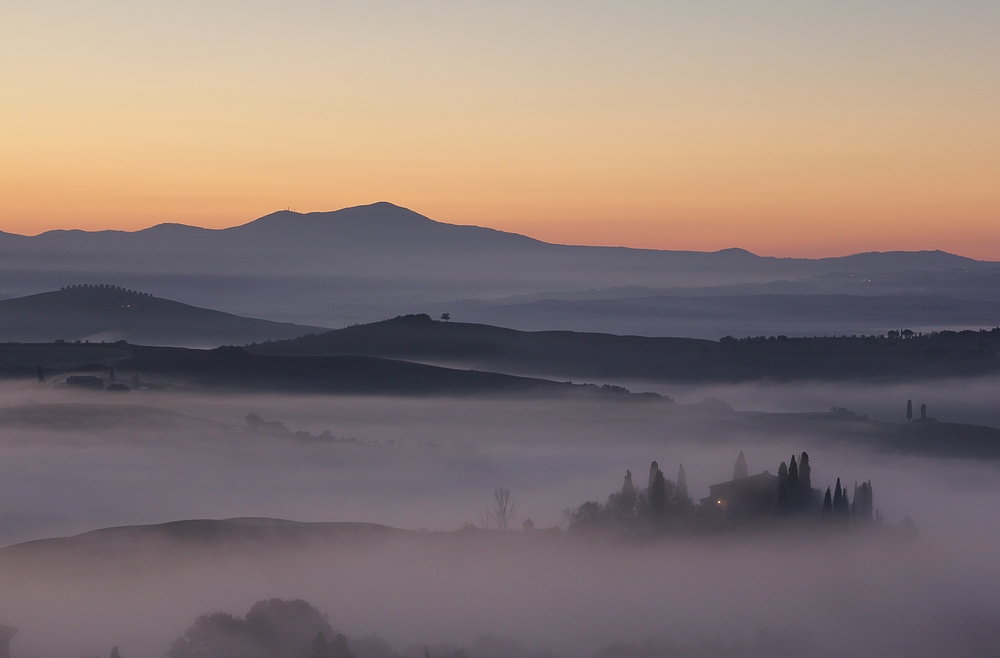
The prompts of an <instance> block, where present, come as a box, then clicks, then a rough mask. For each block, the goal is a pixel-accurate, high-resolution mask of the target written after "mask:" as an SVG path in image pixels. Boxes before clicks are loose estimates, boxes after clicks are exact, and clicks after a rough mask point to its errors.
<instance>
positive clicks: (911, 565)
mask: <svg viewBox="0 0 1000 658" xmlns="http://www.w3.org/2000/svg"><path fill="white" fill-rule="evenodd" d="M805 388H806V387H803V386H797V387H796V389H795V391H794V393H795V394H798V395H805V394H806V393H809V395H811V396H813V397H810V398H808V399H810V400H812V399H822V400H823V401H824V402H825V404H826V405H827V406H828V405H830V404H837V403H838V402H841V401H842V400H844V399H845V398H846V397H848V396H851V395H857V396H861V397H863V399H864V400H865V402H866V404H867V405H869V406H867V407H865V408H863V411H864V412H865V413H866V414H872V416H873V419H868V420H866V419H865V418H864V415H860V414H851V413H849V412H845V411H833V412H819V413H816V412H813V413H804V412H803V411H802V410H801V409H799V408H797V407H796V408H794V409H789V411H794V413H762V412H738V411H733V409H732V408H731V407H729V406H728V405H726V404H724V403H722V402H721V401H718V400H715V401H711V400H709V401H706V402H703V403H699V404H682V403H673V404H671V403H666V402H663V403H657V404H634V403H630V402H624V401H621V400H620V399H619V398H617V397H615V396H611V397H602V398H574V397H568V398H553V397H540V398H535V397H518V398H470V397H460V398H450V397H442V396H435V397H419V398H411V397H360V396H335V395H330V396H283V395H265V394H255V395H248V394H239V395H226V394H222V393H216V394H213V395H204V394H190V393H181V392H176V391H175V392H166V391H156V390H148V391H142V390H139V391H135V392H131V393H128V394H126V395H124V396H115V395H114V394H112V393H109V392H107V391H87V390H74V389H70V388H58V387H52V386H39V385H37V384H35V383H33V382H32V383H30V384H26V383H22V384H19V385H17V386H8V387H7V388H5V389H3V391H2V393H3V399H4V401H5V406H4V407H3V408H2V410H0V427H2V431H0V505H2V508H0V531H2V532H3V533H4V534H3V536H4V537H5V540H4V543H8V544H9V543H13V542H20V545H18V546H11V547H9V548H6V549H3V550H0V623H3V624H9V625H11V626H15V627H17V628H18V629H19V632H18V634H17V635H16V636H15V639H14V642H13V644H12V651H13V654H12V655H13V656H14V658H21V657H28V656H38V657H39V658H41V657H43V656H44V657H53V658H57V657H60V656H65V657H66V658H80V656H84V655H92V656H107V655H109V651H110V649H111V647H113V646H116V645H117V646H119V648H120V651H121V655H122V656H123V658H131V657H133V656H150V657H154V656H155V657H157V658H159V657H162V656H165V655H166V654H167V652H168V651H169V650H170V648H171V646H173V645H174V643H175V642H176V641H177V640H178V638H180V637H182V636H183V635H185V633H186V632H187V631H188V630H189V629H191V628H192V626H193V625H195V622H196V619H198V618H199V617H200V616H201V615H202V614H207V613H215V612H222V613H225V614H226V615H231V616H232V617H233V619H237V618H241V619H243V620H244V623H245V622H246V620H247V616H248V614H249V612H250V611H251V610H252V608H253V606H254V604H255V603H257V602H259V601H270V600H271V599H273V598H275V597H277V598H279V599H281V600H284V601H294V600H296V599H302V600H304V601H308V602H309V603H310V604H311V605H313V606H315V608H316V609H317V610H319V611H320V612H321V613H323V614H326V615H328V619H327V623H329V625H330V628H331V630H332V631H335V632H336V633H343V634H344V635H345V636H346V638H345V642H346V643H347V645H348V648H349V649H350V650H351V651H352V652H355V654H356V655H357V656H358V658H377V657H378V656H379V655H382V656H392V655H395V653H399V654H402V655H405V656H411V655H416V656H417V657H418V658H419V656H423V655H424V653H423V648H424V647H427V648H428V650H429V651H430V653H431V655H432V656H442V657H444V656H446V657H448V658H451V657H452V656H454V655H455V650H457V649H458V648H464V649H465V651H466V655H467V656H470V657H475V658H479V657H482V658H487V657H492V656H514V657H517V656H520V655H529V654H531V653H533V652H538V651H551V652H553V653H555V654H556V655H558V656H561V657H565V658H570V657H574V656H579V657H581V658H583V657H587V658H589V657H592V656H599V657H600V658H612V657H614V656H622V657H626V658H631V657H633V656H699V657H700V656H764V655H774V656H783V655H787V656H801V655H804V656H821V657H824V658H825V657H826V656H844V655H879V656H923V655H927V656H931V655H934V656H937V655H961V656H966V655H973V656H974V655H995V654H990V653H989V652H990V651H994V649H995V647H996V638H997V635H996V620H997V619H1000V611H998V607H1000V606H998V604H997V601H996V597H995V592H996V591H997V590H998V589H1000V568H998V566H997V564H996V559H995V554H996V545H997V541H998V537H997V530H996V529H997V528H998V527H1000V517H998V514H1000V487H998V485H997V483H998V481H1000V478H997V462H996V461H995V460H994V459H992V458H989V457H987V458H968V457H967V456H966V457H962V456H960V455H954V454H953V455H951V456H949V457H947V458H941V457H938V456H934V455H936V454H940V453H933V452H929V451H917V452H909V453H904V454H900V453H901V452H903V451H898V450H888V449H885V446H883V445H882V444H880V442H879V441H875V440H872V439H873V437H878V436H880V435H881V433H882V432H883V430H886V429H888V430H891V431H892V432H895V433H898V434H897V436H898V438H899V441H900V442H902V441H903V440H905V439H907V437H909V438H910V439H911V443H917V444H919V442H914V441H912V438H913V437H916V436H919V435H921V433H923V432H925V431H927V432H931V434H928V435H927V436H930V437H932V439H933V440H932V441H931V442H930V443H931V445H935V446H940V445H943V446H945V447H947V446H950V445H953V444H954V440H953V439H952V437H951V435H950V434H949V428H952V429H954V425H956V424H952V423H948V422H938V423H930V422H925V423H906V422H905V418H904V416H903V414H904V410H905V402H906V399H907V397H912V398H913V399H914V400H915V402H916V403H917V404H916V408H917V409H919V405H920V403H921V402H923V401H925V400H926V401H927V402H929V408H930V410H931V411H930V413H931V414H932V415H937V416H939V417H940V418H941V420H942V421H945V420H948V419H949V418H952V419H954V418H956V417H957V418H961V416H960V415H958V414H956V413H955V410H956V409H957V407H954V406H951V403H947V399H948V398H947V396H946V395H945V394H946V393H947V394H948V395H955V396H957V397H958V398H961V399H962V401H963V404H974V405H976V406H978V407H984V408H985V407H986V406H988V403H989V401H990V400H992V399H993V396H994V391H995V390H996V386H995V382H993V381H992V380H990V381H983V382H980V381H974V382H971V383H969V382H966V383H962V382H953V383H951V384H949V385H948V386H947V387H939V386H938V385H937V384H934V385H932V386H926V387H923V388H919V387H909V388H906V389H899V388H897V387H888V388H865V389H862V390H860V391H859V390H858V389H857V388H856V387H851V388H846V387H843V388H836V389H830V388H827V387H825V386H823V387H816V388H814V389H813V390H812V391H811V392H808V391H805V390H804V389H805ZM754 391H759V389H756V388H754V389H747V390H745V391H743V392H742V393H740V392H739V391H737V390H735V389H733V390H729V393H730V394H732V395H734V396H735V395H737V394H738V393H739V394H740V395H743V396H748V395H751V394H752V393H754ZM792 394H793V391H791V390H790V389H781V390H780V397H781V398H782V399H787V400H790V399H791V398H792ZM684 395H685V396H688V395H690V393H685V394H684ZM744 399H746V398H744ZM946 403H947V404H946ZM751 408H753V407H751ZM806 408H815V407H808V406H807V407H806ZM821 408H825V407H821ZM877 418H881V419H882V420H876V419H877ZM893 418H895V419H897V422H887V421H886V420H885V419H893ZM931 428H932V429H931ZM982 430H983V431H986V430H990V431H994V432H995V431H996V430H991V428H982ZM933 432H941V434H940V435H934V434H933ZM934 437H937V438H934ZM959 443H961V441H959ZM806 448H808V451H809V456H810V458H811V459H810V461H811V463H812V469H813V470H812V475H811V477H812V481H813V482H814V483H815V484H816V485H817V486H821V487H824V488H825V487H826V486H827V485H828V484H832V483H833V482H835V480H836V478H837V477H844V478H847V481H848V482H849V484H850V485H851V486H853V484H854V482H855V481H856V480H858V481H867V480H868V479H871V480H872V481H873V483H875V487H876V489H875V490H876V493H877V498H876V501H877V502H876V504H877V505H878V506H879V507H880V508H881V510H882V513H883V515H885V516H886V518H887V521H888V523H889V524H890V525H898V524H899V523H900V522H901V520H902V518H903V517H905V516H912V517H913V518H914V520H915V522H916V526H917V528H918V529H919V531H920V536H919V539H918V540H917V541H915V542H913V541H908V542H907V541H897V540H896V539H895V538H894V537H893V536H892V535H891V534H885V533H879V532H874V533H859V532H854V531H852V530H848V531H847V532H840V531H836V532H811V531H810V532H807V533H802V532H796V531H791V532H781V531H777V532H770V531H768V532H751V533H742V532H737V533H724V534H723V535H722V536H718V535H716V536H711V537H708V536H691V535H682V536H674V535H669V534H668V535H667V536H662V535H660V536H655V537H643V538H639V540H638V541H636V540H635V538H626V537H622V536H620V535H616V534H614V533H612V534H606V533H590V532H584V533H578V532H575V531H566V530H559V531H558V532H557V531H554V530H550V528H552V527H556V526H564V525H565V522H566V516H565V515H564V514H563V510H567V509H570V510H572V509H574V508H576V507H577V506H579V505H580V503H581V502H583V501H587V500H604V499H605V497H607V494H608V492H609V491H612V490H616V489H618V488H619V487H621V483H622V480H621V477H622V475H623V474H624V473H625V472H626V470H627V469H631V470H632V472H634V473H639V472H644V470H645V469H646V468H647V467H648V466H649V464H650V460H652V459H655V460H657V461H658V463H660V464H663V465H664V469H665V470H668V471H669V472H670V473H671V475H672V474H673V473H674V472H675V469H676V468H677V465H678V464H679V463H683V464H684V466H685V470H686V479H687V486H688V488H689V490H690V492H691V496H692V497H693V498H696V499H697V498H701V497H703V496H705V495H706V494H707V493H708V492H709V491H710V488H709V487H710V486H711V485H714V484H716V483H720V482H724V481H727V480H729V479H730V478H731V477H732V476H733V474H734V469H733V459H734V458H735V457H736V454H737V453H738V452H739V451H741V450H742V451H745V459H746V461H747V462H749V472H750V473H757V472H759V471H761V470H762V469H774V468H775V466H776V465H777V464H779V463H780V461H782V460H788V459H789V455H791V454H796V455H798V454H799V451H801V450H803V449H806ZM642 480H643V481H645V477H643V478H642ZM497 487H508V488H509V489H510V490H511V491H512V492H513V496H514V497H515V498H516V501H517V509H518V516H517V517H516V519H515V521H514V523H513V527H516V528H521V527H522V523H523V522H525V521H527V520H528V519H529V518H530V519H532V520H533V521H534V525H535V528H536V529H535V530H534V531H530V532H525V531H522V530H517V531H508V532H499V531H497V530H495V529H491V530H483V529H481V526H482V525H483V524H482V523H481V522H480V520H479V512H480V510H482V508H483V506H484V505H487V504H489V501H490V498H491V495H492V492H493V491H494V490H495V488H497ZM260 516H267V517H272V518H286V519H296V520H299V521H309V522H314V523H310V524H300V523H295V522H287V521H260V520H246V519H245V518H244V519H243V520H237V521H228V522H218V521H195V522H172V520H176V519H198V518H202V519H203V518H216V519H218V518H233V517H237V518H240V517H260ZM164 521H171V523H168V524H166V525H158V526H157V525H154V526H149V525H147V524H150V523H153V524H156V523H161V522H164ZM331 521H335V522H340V521H353V522H355V523H346V524H345V523H329V522H331ZM471 525H476V526H479V528H478V529H466V530H455V529H456V528H462V527H463V526H464V527H466V528H468V527H469V526H471ZM110 526H118V527H120V529H117V530H104V531H99V532H96V533H90V534H83V535H82V536H79V537H76V538H72V537H71V538H69V539H59V537H65V536H70V535H76V534H79V533H81V532H84V531H87V530H91V529H93V528H108V527H110ZM122 526H124V527H122ZM421 527H426V528H430V529H431V530H429V531H420V530H416V528H421ZM42 537H50V538H53V537H54V538H56V539H53V540H44V541H41V542H35V543H25V540H30V539H34V538H42ZM236 626H239V624H238V623H237V624H236ZM310 630H314V629H310ZM373 633H377V634H378V635H379V637H381V638H383V642H385V643H388V645H389V649H388V650H386V648H385V645H384V644H379V643H377V642H375V641H374V640H370V638H371V635H372V634H373ZM312 636H313V637H310V638H309V642H310V643H311V642H312V640H313V639H314V638H315V633H312ZM483 636H489V637H492V638H494V639H493V640H489V639H482V640H480V638H481V637H483ZM366 638H367V639H369V640H370V641H369V642H368V644H367V645H366V644H365V641H368V640H366ZM496 638H501V639H500V640H497V639H496ZM327 639H328V641H329V642H330V643H331V644H332V643H333V640H334V637H328V638H327ZM647 640H648V642H647ZM442 643H446V644H447V645H448V646H442ZM365 646H369V647H371V646H378V647H380V648H379V649H378V652H374V653H365V652H364V649H363V647H365ZM518 646H519V647H522V648H523V649H517V647H518ZM518 652H521V653H518Z"/></svg>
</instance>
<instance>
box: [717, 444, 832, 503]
mask: <svg viewBox="0 0 1000 658" xmlns="http://www.w3.org/2000/svg"><path fill="white" fill-rule="evenodd" d="M740 456H741V457H742V456H743V453H742V452H741V453H740ZM733 479H736V478H733ZM813 507H814V504H813V488H812V467H810V466H809V455H808V454H807V453H805V452H803V453H802V455H801V456H800V457H799V461H798V462H796V461H795V455H792V458H791V460H790V462H789V463H788V464H786V463H785V462H781V465H780V466H778V511H779V512H780V513H782V514H801V513H803V512H809V511H811V510H812V509H813Z"/></svg>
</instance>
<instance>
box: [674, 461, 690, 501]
mask: <svg viewBox="0 0 1000 658" xmlns="http://www.w3.org/2000/svg"><path fill="white" fill-rule="evenodd" d="M674 498H676V499H677V500H678V501H679V502H682V503H685V502H687V501H688V479H687V474H686V473H685V472H684V464H681V465H680V467H679V468H678V469H677V489H675V490H674Z"/></svg>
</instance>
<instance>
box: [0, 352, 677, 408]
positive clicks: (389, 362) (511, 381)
mask: <svg viewBox="0 0 1000 658" xmlns="http://www.w3.org/2000/svg"><path fill="white" fill-rule="evenodd" d="M84 373H87V374H84ZM0 377H7V378H11V379H22V380H23V379H28V378H35V379H37V381H38V383H39V384H43V385H45V384H48V383H49V380H55V382H56V383H57V384H64V385H66V386H70V387H75V388H81V389H95V390H103V389H104V388H105V385H107V389H108V390H109V391H116V392H128V391H130V390H132V389H149V388H181V389H187V390H202V391H243V392H283V393H332V394H340V395H415V396H433V395H448V396H468V395H543V396H546V395H548V396H564V395H613V396H620V397H630V395H631V394H630V393H629V391H628V390H626V389H624V388H622V387H620V386H611V385H607V384H605V385H602V386H595V385H593V384H573V383H571V382H556V381H550V380H547V379H540V378H535V377H521V376H516V375H508V374H502V373H496V372H482V371H477V370H457V369H454V368H445V367H440V366H432V365H426V364H421V363H411V362H407V361H399V360H394V359H382V358H377V357H369V356H283V355H261V354H252V353H250V352H248V351H246V350H245V349H243V348H241V347H236V346H223V347H217V348H214V349H211V350H196V349H185V348H175V347H148V346H140V345H129V344H127V343H124V342H117V343H110V344H90V343H64V342H57V343H51V344H41V343H36V344H18V343H6V344H0ZM634 398H635V399H644V400H663V399H664V398H663V397H662V396H660V395H657V394H653V393H647V394H643V395H639V396H634Z"/></svg>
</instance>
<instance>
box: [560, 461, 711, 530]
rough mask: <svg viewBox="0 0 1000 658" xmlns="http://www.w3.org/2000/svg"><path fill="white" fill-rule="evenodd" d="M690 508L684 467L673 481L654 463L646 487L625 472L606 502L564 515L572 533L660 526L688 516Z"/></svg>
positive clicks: (581, 507)
mask: <svg viewBox="0 0 1000 658" xmlns="http://www.w3.org/2000/svg"><path fill="white" fill-rule="evenodd" d="M692 509H693V505H692V503H691V498H690V497H689V496H688V490H687V476H686V475H685V473H684V464H681V465H680V466H679V467H678V469H677V480H676V481H672V480H668V479H667V478H666V477H665V476H664V475H663V471H661V470H660V467H659V465H658V464H657V463H656V462H655V461H654V462H653V463H652V464H650V465H649V479H648V481H647V486H646V487H645V488H642V489H640V488H637V487H636V486H635V483H634V482H633V481H632V471H625V482H624V484H622V488H621V491H617V492H615V493H613V494H611V495H610V496H608V502H607V503H605V504H603V505H602V504H601V503H598V502H586V503H584V504H582V505H580V506H579V507H577V508H576V509H572V510H566V516H567V519H568V521H569V528H570V530H573V529H578V528H587V527H596V526H608V525H615V524H634V523H636V522H647V523H652V524H663V523H666V522H668V521H670V520H672V519H677V518H679V517H683V516H685V515H687V514H688V513H690V512H691V510H692Z"/></svg>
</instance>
